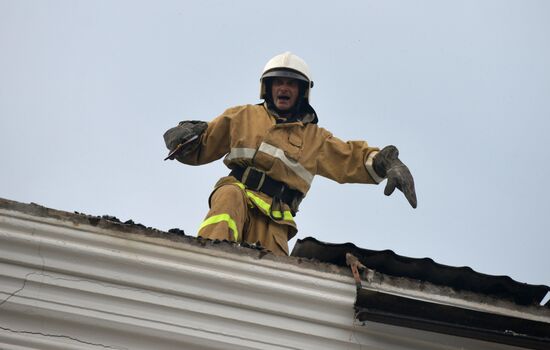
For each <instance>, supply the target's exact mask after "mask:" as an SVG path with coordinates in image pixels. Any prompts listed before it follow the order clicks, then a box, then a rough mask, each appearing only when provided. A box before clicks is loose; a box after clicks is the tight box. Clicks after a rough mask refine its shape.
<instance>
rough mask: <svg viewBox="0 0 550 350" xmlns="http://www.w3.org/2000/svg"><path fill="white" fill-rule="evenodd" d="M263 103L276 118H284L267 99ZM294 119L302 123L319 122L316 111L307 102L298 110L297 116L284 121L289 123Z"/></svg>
mask: <svg viewBox="0 0 550 350" xmlns="http://www.w3.org/2000/svg"><path fill="white" fill-rule="evenodd" d="M263 105H264V107H265V109H266V110H267V111H268V112H269V113H270V114H271V115H272V116H274V117H275V118H276V119H278V120H282V119H283V120H284V118H281V117H280V115H279V113H277V110H276V109H275V107H274V106H273V104H272V103H268V102H267V101H264V103H263ZM294 121H300V122H302V123H304V124H317V122H319V119H318V118H317V113H316V112H315V110H314V109H313V107H311V105H310V104H309V103H307V104H306V105H305V106H303V107H302V108H301V109H300V112H299V114H298V117H297V118H292V119H289V120H287V121H286V122H285V123H291V122H294Z"/></svg>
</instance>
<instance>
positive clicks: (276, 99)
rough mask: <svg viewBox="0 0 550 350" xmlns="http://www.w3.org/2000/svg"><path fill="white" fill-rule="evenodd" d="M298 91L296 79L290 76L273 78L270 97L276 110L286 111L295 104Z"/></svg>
mask: <svg viewBox="0 0 550 350" xmlns="http://www.w3.org/2000/svg"><path fill="white" fill-rule="evenodd" d="M299 93H300V85H299V83H298V80H296V79H291V78H273V82H272V83H271V98H272V99H273V103H274V104H275V107H277V109H278V110H280V111H283V112H287V111H290V109H291V108H292V107H294V105H295V104H296V101H297V100H298V96H299Z"/></svg>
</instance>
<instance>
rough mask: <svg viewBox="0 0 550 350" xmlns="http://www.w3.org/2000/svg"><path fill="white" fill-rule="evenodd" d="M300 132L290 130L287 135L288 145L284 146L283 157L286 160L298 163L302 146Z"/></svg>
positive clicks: (302, 141)
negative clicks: (284, 156) (285, 157)
mask: <svg viewBox="0 0 550 350" xmlns="http://www.w3.org/2000/svg"><path fill="white" fill-rule="evenodd" d="M300 131H301V130H290V132H289V134H288V143H287V144H286V145H285V146H284V151H285V155H286V156H287V158H289V159H291V160H294V161H298V160H299V159H300V155H301V154H302V146H303V143H304V139H303V135H302V133H301V132H300Z"/></svg>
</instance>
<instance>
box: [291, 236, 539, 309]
mask: <svg viewBox="0 0 550 350" xmlns="http://www.w3.org/2000/svg"><path fill="white" fill-rule="evenodd" d="M346 253H351V254H353V255H354V256H356V257H357V258H358V259H359V260H360V261H361V263H363V264H364V265H365V266H367V267H368V268H369V269H372V270H376V271H378V272H381V273H384V274H387V275H390V276H396V277H406V278H411V279H415V280H421V281H426V282H430V283H433V284H436V285H440V286H446V287H451V288H453V289H455V290H459V291H470V292H474V293H479V294H483V295H488V296H492V297H496V298H500V299H505V300H509V301H513V302H514V303H516V304H518V305H540V302H541V301H542V299H543V298H544V297H545V296H546V294H547V293H548V292H549V291H550V287H548V286H545V285H532V284H527V283H521V282H517V281H515V280H513V279H512V278H510V277H508V276H492V275H487V274H483V273H479V272H476V271H474V270H472V269H471V268H470V267H466V266H465V267H453V266H447V265H442V264H439V263H436V262H434V261H433V260H432V259H430V258H421V259H419V258H409V257H405V256H401V255H398V254H396V253H394V252H393V251H391V250H381V251H377V250H370V249H364V248H359V247H357V246H356V245H354V244H352V243H342V244H332V243H324V242H320V241H318V240H316V239H315V238H312V237H308V238H305V239H302V240H298V241H297V242H296V245H295V246H294V249H293V250H292V254H291V256H295V257H302V258H309V259H316V260H319V261H321V262H325V263H332V264H336V265H340V266H346V256H345V255H346ZM546 307H548V308H550V302H547V303H546Z"/></svg>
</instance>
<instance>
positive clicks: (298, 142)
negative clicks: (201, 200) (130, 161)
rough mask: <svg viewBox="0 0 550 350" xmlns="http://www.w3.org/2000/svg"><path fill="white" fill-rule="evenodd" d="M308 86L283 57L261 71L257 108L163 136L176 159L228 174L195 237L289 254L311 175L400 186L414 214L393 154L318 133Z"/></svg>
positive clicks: (408, 184) (295, 64)
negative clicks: (213, 165)
mask: <svg viewBox="0 0 550 350" xmlns="http://www.w3.org/2000/svg"><path fill="white" fill-rule="evenodd" d="M312 87H313V81H312V80H311V75H310V72H309V68H308V66H307V64H306V63H305V62H304V60H302V59H301V58H300V57H298V56H296V55H294V54H292V53H290V52H285V53H283V54H280V55H277V56H275V57H273V58H272V59H271V60H269V61H268V62H267V64H266V66H265V68H264V70H263V74H262V75H261V78H260V99H262V100H263V102H262V103H260V104H257V105H245V106H237V107H232V108H229V109H227V110H226V111H225V112H223V113H222V114H221V115H220V116H218V117H217V118H215V119H214V120H212V121H211V122H209V123H206V122H203V121H196V120H192V121H183V122H180V123H179V124H178V125H177V126H176V127H173V128H171V129H169V130H168V131H166V133H165V134H164V140H165V142H166V147H167V148H168V149H169V150H170V151H172V152H171V154H172V153H174V156H173V157H175V159H177V160H178V161H180V162H182V163H184V164H189V165H200V164H206V163H209V162H212V161H215V160H218V159H220V158H221V157H224V156H225V158H224V160H223V162H224V163H225V165H226V166H227V167H228V168H229V169H230V170H231V171H230V173H229V175H228V176H225V177H223V178H221V179H220V180H219V181H218V182H217V183H216V185H215V186H214V190H213V192H212V194H211V195H210V198H209V207H210V210H209V211H208V214H207V215H206V218H205V220H204V221H203V222H202V224H201V225H200V227H199V232H198V235H199V236H200V237H204V238H208V239H219V240H230V241H236V242H247V243H250V244H259V245H261V246H262V247H264V248H265V249H267V250H269V251H271V252H272V253H274V254H276V255H288V241H289V240H290V239H291V238H292V237H294V236H295V235H296V232H297V226H296V223H295V221H294V216H295V215H296V213H297V212H298V207H299V205H300V202H301V201H302V199H303V198H304V197H305V196H306V194H307V192H308V191H309V188H310V185H311V182H312V180H313V178H314V176H315V175H321V176H324V177H327V178H329V179H332V180H335V181H337V182H339V183H370V184H378V183H380V182H382V181H383V180H384V179H387V185H386V188H385V190H384V193H385V194H386V195H390V194H391V193H392V192H393V191H394V189H395V188H398V189H399V190H401V191H402V192H403V193H404V195H405V197H406V198H407V200H408V201H409V203H410V204H411V206H412V207H413V208H416V194H415V190H414V181H413V178H412V176H411V174H410V172H409V169H408V168H407V167H406V166H405V165H404V164H403V163H402V162H401V161H400V160H399V158H398V150H397V148H395V147H394V146H387V147H384V148H383V149H382V150H380V149H379V148H376V147H371V146H369V145H368V144H367V142H365V141H348V142H344V141H342V140H340V139H338V138H336V137H334V136H333V135H332V134H331V133H330V132H329V131H327V130H326V129H323V128H322V127H319V126H318V125H317V121H318V119H317V114H316V113H315V111H314V109H313V108H312V107H311V105H310V103H309V101H310V92H311V88H312ZM182 145H183V147H182ZM176 150H177V152H179V153H176ZM172 159H173V158H172Z"/></svg>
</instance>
